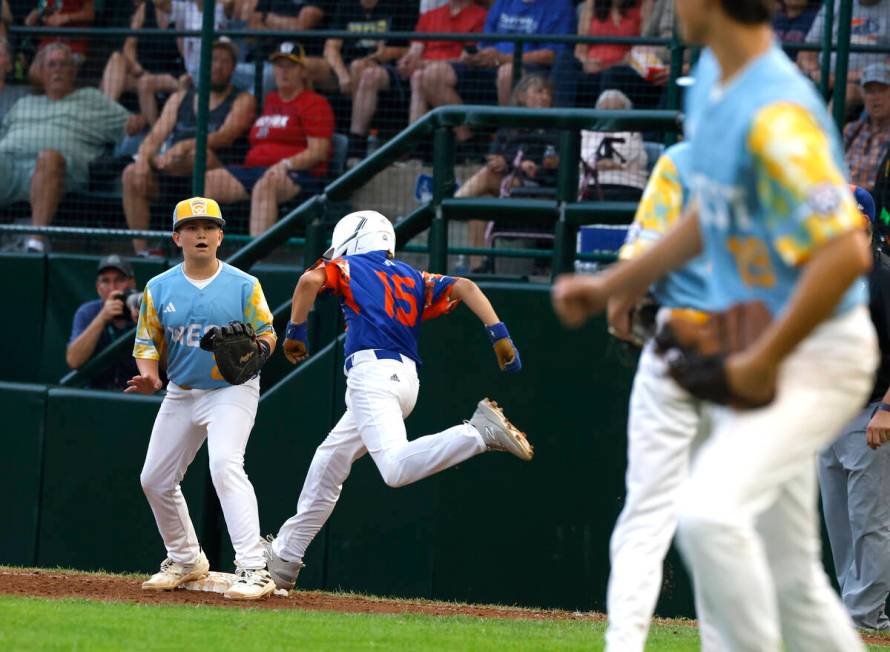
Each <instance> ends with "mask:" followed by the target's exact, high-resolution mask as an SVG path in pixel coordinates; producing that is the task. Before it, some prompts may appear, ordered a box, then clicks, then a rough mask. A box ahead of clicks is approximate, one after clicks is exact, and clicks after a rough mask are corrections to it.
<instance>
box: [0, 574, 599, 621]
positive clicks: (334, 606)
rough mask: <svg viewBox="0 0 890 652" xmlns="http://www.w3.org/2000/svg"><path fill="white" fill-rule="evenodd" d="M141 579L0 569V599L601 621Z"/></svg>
mask: <svg viewBox="0 0 890 652" xmlns="http://www.w3.org/2000/svg"><path fill="white" fill-rule="evenodd" d="M141 583H142V580H141V578H137V577H127V576H121V575H99V574H90V573H76V572H68V571H51V570H30V569H21V570H20V569H10V568H5V569H0V594H2V595H16V596H31V597H40V598H82V599H86V600H106V601H116V602H138V603H139V604H189V605H209V606H218V607H219V606H221V607H235V608H244V607H258V608H262V609H303V610H307V611H338V612H342V613H362V614H418V615H427V616H475V617H477V618H514V619H517V618H521V619H526V620H589V621H595V620H602V619H603V618H604V616H603V615H602V614H596V613H580V612H571V611H557V610H545V609H523V608H519V607H499V606H487V605H468V604H458V603H449V602H434V601H432V600H393V599H387V598H373V597H366V596H360V595H355V594H349V593H323V592H320V591H292V592H291V593H290V595H288V596H287V597H279V596H272V597H270V598H269V599H267V600H260V601H258V602H237V601H233V600H226V599H225V598H224V597H223V596H222V595H220V594H218V593H210V592H203V591H183V590H176V591H164V592H160V593H155V592H148V591H143V590H142V589H141V588H140V584H141Z"/></svg>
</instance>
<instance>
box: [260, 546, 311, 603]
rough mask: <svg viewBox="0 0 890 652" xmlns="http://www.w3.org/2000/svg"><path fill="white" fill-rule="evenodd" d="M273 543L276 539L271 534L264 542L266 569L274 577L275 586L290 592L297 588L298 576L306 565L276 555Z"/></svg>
mask: <svg viewBox="0 0 890 652" xmlns="http://www.w3.org/2000/svg"><path fill="white" fill-rule="evenodd" d="M273 541H275V537H273V536H272V535H271V534H270V535H268V536H267V537H266V538H265V539H263V541H262V543H263V555H264V556H265V558H266V568H268V569H269V574H270V575H271V576H272V580H273V581H274V582H275V586H277V587H278V588H279V589H284V590H285V591H290V590H292V589H293V588H294V586H296V584H297V576H298V575H299V574H300V569H301V568H303V566H305V564H304V563H303V562H300V561H287V560H284V559H282V558H281V557H279V556H278V555H276V554H275V551H274V550H272V542H273Z"/></svg>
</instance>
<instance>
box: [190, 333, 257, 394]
mask: <svg viewBox="0 0 890 652" xmlns="http://www.w3.org/2000/svg"><path fill="white" fill-rule="evenodd" d="M200 344H201V348H202V349H204V350H205V351H210V352H211V353H213V359H214V360H216V366H217V368H218V369H219V373H220V374H221V375H222V377H223V378H225V379H226V382H228V383H230V384H232V385H240V384H241V383H243V382H246V381H248V380H250V379H251V378H253V377H254V376H256V375H257V374H258V373H259V372H260V369H262V368H263V365H264V364H266V361H267V360H268V359H269V345H268V344H267V343H266V342H264V341H263V340H260V339H257V336H256V333H255V332H254V330H253V326H251V325H250V324H243V323H241V322H238V321H230V322H229V323H228V325H227V326H222V327H220V326H214V327H212V328H211V329H210V330H208V331H207V332H206V333H204V337H202V338H201V343H200Z"/></svg>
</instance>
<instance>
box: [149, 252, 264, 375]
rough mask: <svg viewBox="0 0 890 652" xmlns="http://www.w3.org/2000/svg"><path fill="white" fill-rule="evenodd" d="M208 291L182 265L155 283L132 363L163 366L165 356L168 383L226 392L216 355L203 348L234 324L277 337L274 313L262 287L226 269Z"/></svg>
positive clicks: (238, 271)
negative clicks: (216, 329) (213, 334)
mask: <svg viewBox="0 0 890 652" xmlns="http://www.w3.org/2000/svg"><path fill="white" fill-rule="evenodd" d="M220 265H222V269H221V270H220V271H219V274H218V275H217V276H216V278H214V279H213V280H212V281H211V282H210V284H209V285H207V286H206V287H204V288H203V289H199V288H198V287H197V286H195V285H194V284H193V283H192V282H191V281H189V279H188V278H186V276H185V274H184V273H183V269H182V264H179V265H177V266H176V267H173V268H171V269H168V270H167V271H166V272H164V273H163V274H159V275H157V276H155V277H154V278H153V279H151V280H150V281H149V282H148V283H147V284H146V286H145V293H144V294H143V296H142V308H141V309H140V311H139V323H138V324H137V326H136V343H135V345H134V347H133V357H134V358H141V359H145V360H160V359H161V358H162V357H164V356H166V359H167V377H168V378H169V379H170V380H172V381H173V382H174V383H176V384H177V385H180V386H183V387H188V388H194V389H216V388H218V387H227V386H228V383H227V382H226V381H225V380H223V377H222V376H221V375H220V373H219V369H218V368H217V367H216V363H215V362H214V359H213V354H212V353H210V352H209V351H204V350H203V349H201V347H200V346H199V343H200V341H201V336H202V335H204V333H206V332H207V331H208V329H210V328H211V327H212V326H225V325H226V324H228V323H229V322H230V321H240V322H246V323H249V324H251V325H253V328H254V330H255V331H256V332H257V334H258V335H259V334H263V333H268V334H271V335H272V336H273V337H274V335H275V331H274V330H273V328H272V313H271V311H270V310H269V306H268V304H267V303H266V297H265V296H263V289H262V288H261V287H260V282H259V281H258V280H257V279H256V278H254V277H253V276H251V275H250V274H245V273H244V272H242V271H241V270H240V269H236V268H235V267H232V266H231V265H227V264H226V263H222V262H221V263H220Z"/></svg>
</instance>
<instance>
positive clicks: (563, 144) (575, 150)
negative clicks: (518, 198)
mask: <svg viewBox="0 0 890 652" xmlns="http://www.w3.org/2000/svg"><path fill="white" fill-rule="evenodd" d="M580 158H581V133H580V131H579V130H577V129H569V130H565V131H563V132H562V133H560V135H559V172H558V174H559V176H558V178H557V186H556V199H557V207H558V209H557V210H558V213H559V214H558V215H557V218H556V225H555V228H554V232H553V236H554V237H553V262H552V264H551V276H552V278H554V279H555V278H556V276H557V275H558V274H561V273H563V272H568V271H570V270H571V269H572V267H573V263H574V260H575V249H574V241H575V237H576V236H575V229H574V228H572V226H571V225H570V224H569V223H568V222H567V221H566V212H565V207H566V204H567V203H568V202H573V201H576V200H577V199H578V165H579V162H580Z"/></svg>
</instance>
